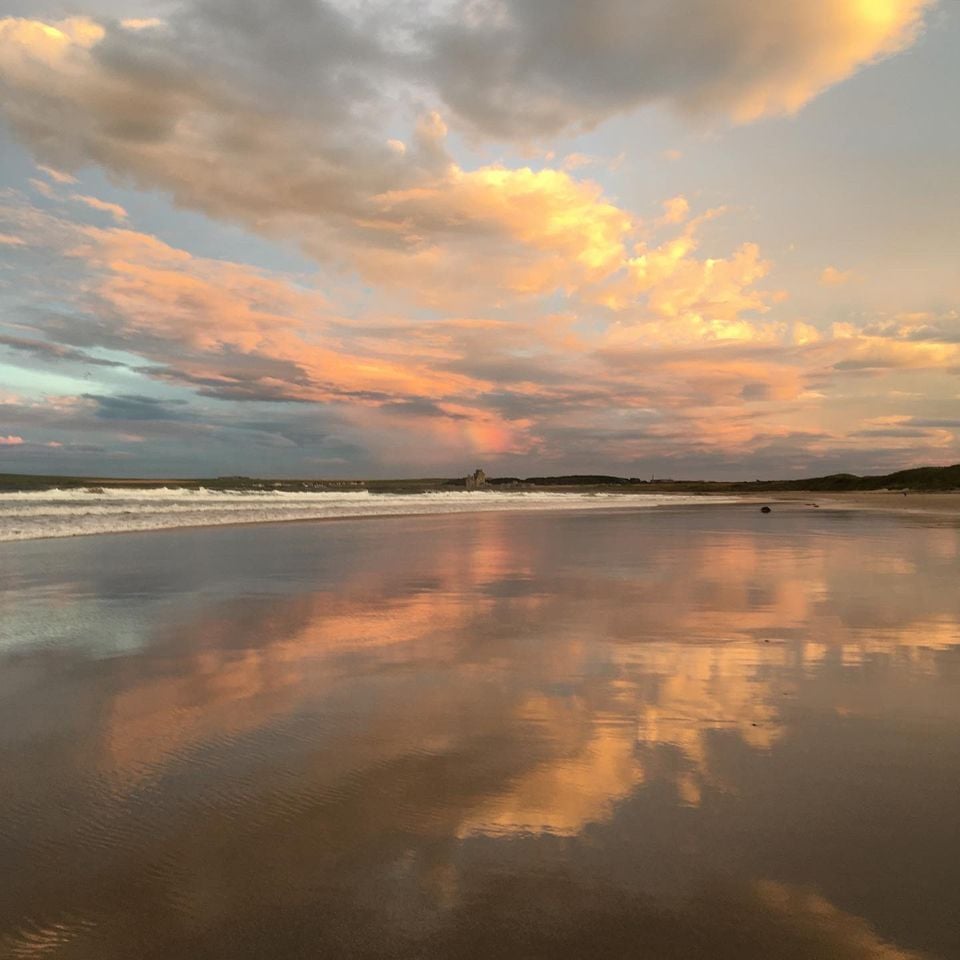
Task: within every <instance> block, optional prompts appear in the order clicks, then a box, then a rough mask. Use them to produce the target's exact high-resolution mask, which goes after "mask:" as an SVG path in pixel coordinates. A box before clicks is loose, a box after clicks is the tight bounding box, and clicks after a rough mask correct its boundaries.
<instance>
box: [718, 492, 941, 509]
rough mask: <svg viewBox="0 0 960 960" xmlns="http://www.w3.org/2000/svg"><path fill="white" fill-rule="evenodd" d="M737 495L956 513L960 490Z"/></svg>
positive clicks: (848, 506) (830, 506) (824, 504)
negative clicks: (940, 491) (945, 491)
mask: <svg viewBox="0 0 960 960" xmlns="http://www.w3.org/2000/svg"><path fill="white" fill-rule="evenodd" d="M736 496H738V497H743V498H744V499H747V500H757V501H762V502H764V503H790V504H802V505H804V506H814V505H815V506H817V507H820V508H824V507H825V508H828V509H834V510H836V509H842V510H877V511H883V512H886V513H924V514H945V515H956V514H960V492H957V493H908V494H906V495H904V494H903V493H896V492H893V491H889V490H876V491H855V492H850V493H842V492H841V493H817V492H813V491H803V490H789V491H779V492H771V493H766V494H761V493H740V492H738V493H737V494H736Z"/></svg>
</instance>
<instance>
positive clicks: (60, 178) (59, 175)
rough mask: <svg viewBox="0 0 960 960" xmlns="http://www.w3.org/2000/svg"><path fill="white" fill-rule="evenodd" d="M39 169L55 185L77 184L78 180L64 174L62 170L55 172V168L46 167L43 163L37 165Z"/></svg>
mask: <svg viewBox="0 0 960 960" xmlns="http://www.w3.org/2000/svg"><path fill="white" fill-rule="evenodd" d="M37 169H38V170H39V171H41V172H42V173H45V174H46V175H47V176H48V177H49V178H50V179H51V180H53V181H54V182H55V183H63V184H68V183H76V182H77V178H76V177H73V176H71V175H70V174H69V173H64V172H63V171H62V170H54V169H53V167H47V166H44V165H43V164H42V163H41V164H38V165H37Z"/></svg>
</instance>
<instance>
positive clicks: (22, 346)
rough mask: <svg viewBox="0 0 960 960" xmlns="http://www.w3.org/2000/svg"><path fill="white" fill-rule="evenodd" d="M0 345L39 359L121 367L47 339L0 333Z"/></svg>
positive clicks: (116, 363)
mask: <svg viewBox="0 0 960 960" xmlns="http://www.w3.org/2000/svg"><path fill="white" fill-rule="evenodd" d="M0 346H2V347H6V348H7V349H8V350H17V351H20V352H23V353H29V354H32V355H33V356H35V357H37V358H38V359H41V360H56V361H58V362H62V361H75V362H77V363H84V364H92V365H93V366H100V367H122V366H123V364H122V363H120V362H118V361H116V360H105V359H103V358H101V357H94V356H92V355H91V354H89V353H86V352H85V351H83V350H77V349H76V348H75V347H68V346H64V345H63V344H62V343H53V342H51V341H49V340H37V339H34V338H31V337H14V336H5V335H0Z"/></svg>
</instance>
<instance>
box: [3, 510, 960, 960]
mask: <svg viewBox="0 0 960 960" xmlns="http://www.w3.org/2000/svg"><path fill="white" fill-rule="evenodd" d="M958 583H960V525H958V523H957V521H955V520H940V521H935V520H931V519H925V518H898V517H895V516H880V515H866V514H863V513H854V512H842V511H836V512H834V511H824V510H820V511H813V510H804V509H802V508H779V507H777V508H775V509H774V513H773V514H771V515H770V516H763V515H761V514H760V513H759V510H758V509H757V507H756V505H753V504H750V505H745V506H739V505H737V506H726V507H722V506H705V507H687V508H676V509H673V508H666V509H662V510H657V511H638V512H635V513H631V512H616V513H600V512H593V513H565V514H547V513H542V514H524V515H519V514H495V513H491V514H482V515H470V516H436V517H407V518H398V519H390V520H365V521H343V522H340V523H328V524H302V525H301V524H293V525H284V526H261V527H230V528H219V529H205V530H179V531H170V532H164V533H152V534H129V535H126V536H123V537H96V536H94V537H84V538H79V539H72V540H49V541H35V542H24V543H6V544H0V864H2V869H0V957H3V958H4V960H6V958H8V957H10V958H20V957H57V958H70V960H73V958H78V960H115V958H116V960H120V958H123V960H129V958H154V957H156V958H161V957H162V958H167V960H180V958H190V960H203V958H231V960H246V958H264V957H271V958H288V957H291V958H292V957H297V958H299V957H304V958H306V957H311V958H318V957H333V958H339V957H430V958H432V957H437V958H457V957H509V958H526V957H531V958H532V957H538V958H539V957H542V958H566V957H571V958H573V957H576V958H582V957H593V956H596V957H632V958H657V960H660V958H669V960H673V958H676V960H680V958H683V960H697V958H710V960H727V958H729V960H733V958H736V960H761V958H763V960H770V958H776V960H793V958H797V960H800V958H803V960H814V958H816V960H821V958H822V960H832V958H842V960H867V958H870V960H874V958H880V960H908V958H910V960H914V958H919V957H929V958H938V960H949V958H956V957H958V956H960V911H958V910H957V891H958V890H960V830H958V829H957V812H958V806H957V803H958V795H960V789H958V788H960V590H958V589H957V584H958Z"/></svg>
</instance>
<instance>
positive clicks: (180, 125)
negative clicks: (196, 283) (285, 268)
mask: <svg viewBox="0 0 960 960" xmlns="http://www.w3.org/2000/svg"><path fill="white" fill-rule="evenodd" d="M927 6H928V3H927V2H926V0H884V3H882V4H880V5H877V4H865V3H860V2H853V0H845V2H841V3H836V2H834V0H811V2H810V3H805V4H791V3H776V4H771V5H767V6H765V7H764V9H763V11H758V9H757V7H756V5H755V4H752V3H748V2H746V0H696V2H695V3H694V5H693V8H692V9H690V8H685V9H684V12H683V14H682V15H679V14H677V13H675V12H674V11H673V10H672V8H671V7H670V6H669V5H668V4H664V3H663V2H661V0H644V2H640V3H634V4H627V3H624V2H623V0H602V2H600V3H598V4H593V5H591V8H590V11H589V14H587V13H586V12H585V9H584V8H583V6H582V4H580V3H578V2H576V0H549V2H548V0H524V2H522V3H520V2H517V0H498V2H489V3H476V2H471V3H466V4H465V3H458V2H454V3H451V4H446V5H440V6H438V7H436V8H434V9H433V11H432V13H424V11H419V10H418V16H417V17H416V18H414V19H410V18H409V17H408V8H407V7H406V6H405V5H403V4H398V5H386V4H373V5H371V6H359V7H340V6H335V5H333V4H332V3H329V2H317V3H311V4H309V5H304V4H302V3H297V2H294V0H284V3H282V4H280V7H281V9H279V10H278V9H277V5H273V6H272V7H271V8H270V10H269V11H267V10H266V9H264V8H263V6H262V4H259V3H255V2H253V0H240V2H230V3H227V2H225V0H193V2H189V3H186V4H185V5H184V6H183V7H182V8H180V9H179V11H178V12H177V13H176V14H175V15H174V16H172V17H171V18H170V20H169V21H168V23H167V24H166V26H165V29H163V30H155V29H141V30H130V29H123V28H122V27H117V26H116V25H110V24H107V25H102V24H98V23H96V22H94V21H92V20H90V19H88V18H83V17H73V18H70V19H67V20H62V21H59V22H57V23H53V24H46V23H41V22H39V21H30V20H24V19H16V18H7V19H5V20H3V21H0V68H2V70H0V72H2V77H3V81H2V83H3V93H4V97H3V100H2V109H3V112H4V114H5V115H6V117H7V119H8V121H9V123H10V124H11V126H12V127H13V129H14V130H15V131H16V132H17V134H18V135H19V136H20V138H21V139H22V140H23V141H24V142H26V143H27V144H28V146H30V147H31V148H32V149H33V150H34V152H35V153H36V154H37V156H38V158H39V159H40V160H41V161H42V162H43V163H44V164H45V165H48V166H50V167H51V169H58V170H59V169H66V170H73V169H76V168H77V167H79V166H81V165H84V164H89V163H93V164H97V165H100V166H102V167H103V168H105V169H106V170H107V171H108V172H109V173H110V174H112V175H113V176H114V177H116V178H119V179H120V180H122V181H123V182H126V183H130V184H132V185H134V186H137V187H140V188H145V189H156V188H159V189H161V190H164V191H167V192H169V193H170V194H171V195H172V197H173V199H174V201H175V202H176V203H177V204H180V205H184V206H187V207H191V208H193V209H197V210H201V211H203V212H205V213H207V214H209V215H211V216H214V217H218V218H222V219H225V220H229V221H234V222H239V223H242V224H244V225H245V226H246V227H248V228H249V229H252V230H256V231H258V232H260V233H263V234H266V235H268V236H271V237H282V238H284V239H294V240H295V241H297V242H299V243H300V245H301V246H302V247H303V248H304V249H305V250H306V251H308V252H309V253H310V254H311V255H312V256H315V257H317V258H318V259H320V260H322V261H324V262H337V261H339V262H345V263H347V264H348V265H350V266H351V267H355V268H359V269H360V270H362V271H365V273H366V275H367V277H368V279H370V280H372V281H374V282H377V283H392V282H396V283H397V284H398V285H400V286H403V285H404V277H405V276H410V277H418V278H420V279H419V280H418V281H417V282H418V285H419V286H420V287H421V289H427V288H429V286H430V284H431V283H432V282H433V281H434V280H435V279H436V277H438V276H440V275H450V271H453V274H452V276H450V283H449V286H450V287H451V288H454V289H456V288H458V287H459V286H461V285H462V284H463V282H464V280H465V278H466V277H467V275H468V274H469V272H470V271H469V270H468V269H467V268H468V267H469V266H470V265H472V264H474V263H476V262H477V260H478V259H479V258H480V257H489V256H490V254H491V252H492V251H496V250H497V249H498V244H499V242H500V241H501V240H505V241H506V244H507V245H508V247H509V246H516V247H519V248H520V249H521V250H523V251H524V252H526V251H528V250H530V251H532V252H531V258H530V262H529V263H527V262H525V261H524V257H523V256H517V255H515V254H514V253H513V252H511V251H510V250H509V249H508V250H507V251H506V252H505V254H504V255H503V256H502V257H499V258H497V259H496V261H495V265H496V266H498V267H499V268H500V269H501V271H502V274H501V275H500V276H495V277H494V278H492V279H493V280H494V281H496V282H497V283H498V285H499V286H503V287H504V288H506V289H507V290H509V291H514V292H519V293H525V292H529V291H535V292H541V291H542V290H544V289H547V288H550V287H551V285H552V286H554V287H555V286H556V285H557V282H558V279H559V278H560V277H561V276H562V275H563V274H564V272H565V269H564V267H563V266H562V265H561V261H562V259H563V258H564V257H565V258H566V259H567V262H568V263H569V265H570V267H571V269H572V271H573V275H572V276H571V278H570V279H569V281H568V284H567V285H569V284H570V283H573V284H576V283H579V282H581V281H582V279H583V278H584V277H586V279H589V280H593V279H595V277H596V275H597V274H598V272H601V271H603V270H604V269H607V268H608V267H610V266H612V265H613V264H614V262H615V260H616V257H617V255H618V252H617V250H616V249H615V248H616V244H617V242H618V241H619V240H620V239H622V235H623V233H625V229H624V228H625V226H626V224H627V223H629V220H630V215H629V214H628V213H626V212H624V211H619V210H616V209H615V207H614V205H612V204H611V203H610V201H608V200H606V199H605V198H603V197H601V196H600V195H599V192H598V191H597V190H596V189H595V188H593V187H592V186H591V185H590V184H589V183H588V182H581V181H577V180H574V179H573V178H572V177H571V176H570V170H569V169H568V170H566V171H557V170H543V171H533V170H529V169H522V168H521V169H506V168H498V167H490V166H488V167H484V168H481V169H475V170H469V169H463V168H461V167H460V166H458V165H456V164H454V163H453V162H452V160H451V158H450V156H449V154H448V151H447V148H446V145H445V135H446V126H445V124H444V121H443V119H441V114H440V112H438V111H446V112H448V113H449V112H450V111H453V113H454V114H455V115H457V116H458V117H459V118H460V119H461V120H462V121H463V122H466V123H468V124H470V125H472V126H473V127H475V128H477V129H480V130H482V131H483V132H486V133H488V134H491V135H495V136H503V137H508V138H519V139H522V140H527V139H530V138H531V137H534V136H537V135H540V134H546V133H551V132H556V131H559V130H561V129H563V128H567V127H581V126H589V125H591V124H593V123H596V122H598V121H599V120H601V119H603V118H604V117H605V116H608V115H610V114H612V113H616V112H620V111H623V110H628V109H634V108H636V107H639V106H641V105H643V104H645V103H651V102H658V101H665V102H668V103H672V104H674V105H675V106H678V107H679V108H680V109H683V110H686V111H688V112H695V113H704V114H711V115H720V116H731V117H733V118H734V119H737V120H749V119H755V118H758V117H760V116H764V115H767V114H771V113H780V112H791V111H793V110H796V109H799V107H800V106H802V105H803V103H805V102H806V101H807V100H809V99H810V98H811V97H813V96H815V95H816V93H818V92H819V91H820V90H821V89H823V88H825V87H826V86H829V85H830V84H832V83H835V82H838V81H839V80H842V79H843V78H844V77H845V76H847V75H849V74H850V73H851V72H853V71H854V70H856V69H857V68H858V67H859V66H862V65H863V64H865V63H868V62H870V61H872V60H873V59H876V58H877V57H880V56H884V55H886V54H889V53H892V52H895V51H897V50H899V49H901V48H903V47H904V46H906V45H908V44H909V43H910V42H912V40H913V38H914V37H915V35H916V33H917V31H918V30H919V28H920V24H921V20H922V15H923V12H924V10H925V9H926V7H927ZM284 10H286V12H287V13H289V17H285V16H284V15H283V13H284ZM291 20H292V21H294V22H296V24H297V29H296V30H295V31H290V30H289V29H288V26H287V25H288V23H289V22H291ZM305 91H309V95H306V93H305ZM405 98H409V99H413V98H416V99H417V100H419V101H420V102H425V103H426V105H427V108H428V109H426V110H425V111H424V112H423V116H422V118H421V119H420V121H419V122H418V123H417V125H416V127H415V129H414V130H413V131H412V135H411V137H410V138H409V143H403V141H401V140H398V139H397V138H396V137H395V136H392V135H388V134H386V133H385V131H386V130H388V129H390V130H391V133H392V132H393V128H395V127H396V126H397V124H398V122H400V118H399V117H398V116H397V109H396V103H397V102H398V100H399V101H403V100H404V99H405ZM430 108H435V109H430ZM401 145H402V147H403V148H402V149H400V146H401ZM568 159H569V158H568ZM574 162H575V163H579V158H575V160H574ZM68 175H69V174H68ZM85 202H86V201H85ZM101 203H102V202H101ZM97 208H98V209H104V208H103V207H102V206H98V207H97ZM107 212H110V213H111V214H112V215H114V216H115V217H117V218H121V217H122V213H121V210H120V209H114V208H110V209H108V210H107ZM668 215H671V214H668ZM578 232H579V233H582V235H583V240H582V241H580V240H578V239H576V235H577V233H578ZM492 272H493V270H492V267H491V273H492ZM408 285H409V284H408ZM487 285H488V286H489V285H490V283H488V284H487ZM421 299H430V298H429V297H426V298H424V297H423V295H422V294H421ZM435 299H436V301H437V302H441V301H443V297H442V296H438V297H437V298H435Z"/></svg>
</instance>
